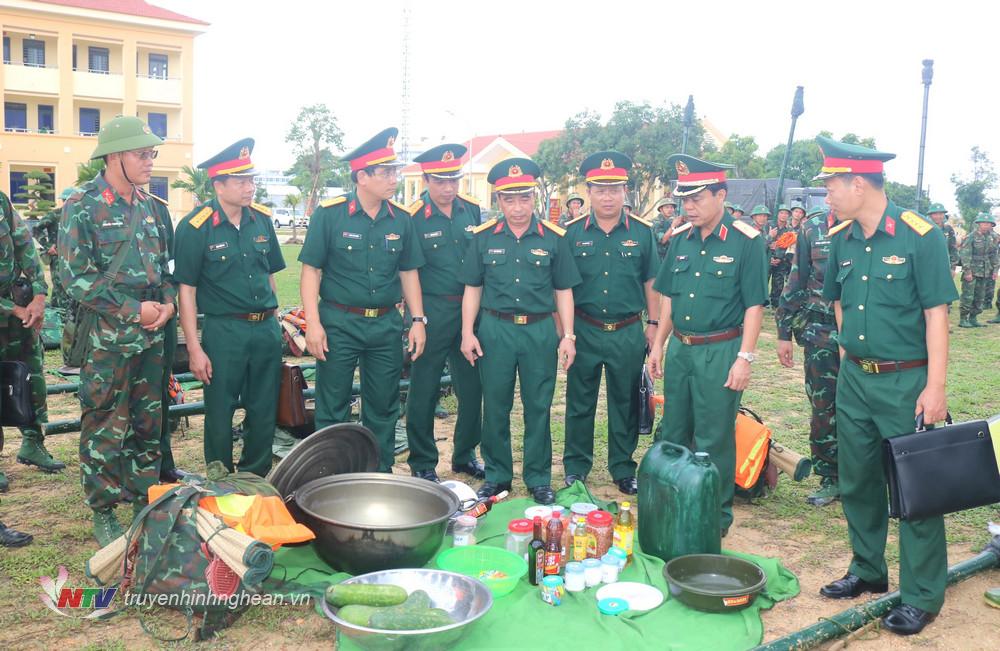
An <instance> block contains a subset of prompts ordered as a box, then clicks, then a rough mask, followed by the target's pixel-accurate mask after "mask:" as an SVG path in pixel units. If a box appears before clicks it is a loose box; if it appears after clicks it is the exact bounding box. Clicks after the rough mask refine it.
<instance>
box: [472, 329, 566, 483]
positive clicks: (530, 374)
mask: <svg viewBox="0 0 1000 651" xmlns="http://www.w3.org/2000/svg"><path fill="white" fill-rule="evenodd" d="M476 335H477V337H478V338H479V343H480V344H481V345H482V347H483V357H481V358H479V359H478V360H476V366H478V367H479V378H480V380H481V381H482V383H483V442H482V446H481V447H482V451H483V462H484V464H485V465H486V481H489V482H493V483H504V482H509V481H511V480H513V478H514V460H513V456H512V453H511V441H510V411H511V409H512V408H513V406H514V381H515V379H516V380H519V381H520V386H521V405H522V407H523V411H524V454H523V455H522V457H523V461H522V464H521V475H522V477H523V478H524V483H525V484H526V485H527V486H528V488H534V487H536V486H549V485H550V484H551V483H552V431H551V429H550V423H549V410H550V408H551V407H552V396H553V394H554V393H555V390H556V365H557V363H558V359H557V357H558V347H559V337H558V335H557V334H556V328H555V323H554V322H553V320H552V319H542V320H541V321H536V322H534V323H529V324H527V325H517V324H514V323H511V322H510V321H504V320H502V319H498V318H496V317H494V316H491V315H489V314H483V315H482V316H481V318H480V322H479V331H478V332H477V333H476Z"/></svg>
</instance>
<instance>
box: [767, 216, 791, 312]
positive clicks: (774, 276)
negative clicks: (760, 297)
mask: <svg viewBox="0 0 1000 651" xmlns="http://www.w3.org/2000/svg"><path fill="white" fill-rule="evenodd" d="M790 216H791V212H790V211H789V210H788V206H786V205H785V204H781V205H780V206H778V220H777V222H775V223H774V224H772V225H771V228H770V229H769V230H768V232H767V233H765V234H766V235H767V236H768V241H767V247H768V249H769V250H770V252H771V259H770V276H771V296H770V303H771V307H773V308H777V307H778V302H779V300H780V299H781V290H782V288H783V287H784V286H785V278H787V277H788V272H789V271H791V269H792V251H791V250H789V249H779V248H778V247H777V242H778V238H779V237H781V236H782V235H784V234H785V233H788V232H790V231H793V230H794V229H793V228H792V225H791V224H790V223H789V222H788V218H789V217H790Z"/></svg>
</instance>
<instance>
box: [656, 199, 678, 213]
mask: <svg viewBox="0 0 1000 651" xmlns="http://www.w3.org/2000/svg"><path fill="white" fill-rule="evenodd" d="M668 205H669V206H673V207H674V208H676V207H677V199H674V198H673V197H663V198H662V199H660V200H659V201H657V202H656V205H655V206H653V210H659V209H660V208H662V207H663V206H668Z"/></svg>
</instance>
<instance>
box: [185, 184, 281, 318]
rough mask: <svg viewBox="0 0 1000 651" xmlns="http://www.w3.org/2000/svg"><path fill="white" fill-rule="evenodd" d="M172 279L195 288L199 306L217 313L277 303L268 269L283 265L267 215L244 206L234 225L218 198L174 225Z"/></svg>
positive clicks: (272, 306)
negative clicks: (238, 220)
mask: <svg viewBox="0 0 1000 651" xmlns="http://www.w3.org/2000/svg"><path fill="white" fill-rule="evenodd" d="M175 250H176V253H175V257H174V259H175V269H174V280H175V281H176V282H178V283H182V284H184V285H190V286H192V287H196V288H197V289H198V292H197V297H198V311H199V312H201V313H204V314H211V315H216V316H222V315H226V314H245V313H248V312H266V311H267V310H273V309H275V308H276V307H278V298H277V297H276V296H275V295H274V290H273V289H272V288H271V279H270V276H271V274H274V273H277V272H279V271H281V270H282V269H284V268H285V259H284V258H283V257H282V255H281V247H280V246H279V245H278V236H277V235H276V234H275V232H274V224H273V223H272V222H271V218H270V217H269V216H268V215H266V214H264V213H262V212H258V211H256V210H254V209H253V208H251V207H249V206H248V207H244V208H243V209H242V215H241V217H240V227H239V228H236V226H234V225H233V223H232V222H230V221H229V217H227V216H226V212H225V211H224V210H223V209H222V206H221V205H220V204H219V200H218V199H212V201H211V203H209V204H208V205H206V206H203V207H201V208H196V209H194V210H193V211H192V212H191V213H190V214H188V215H187V216H185V217H184V219H182V220H181V222H180V224H178V225H177V246H176V247H175Z"/></svg>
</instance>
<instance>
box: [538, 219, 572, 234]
mask: <svg viewBox="0 0 1000 651" xmlns="http://www.w3.org/2000/svg"><path fill="white" fill-rule="evenodd" d="M541 224H542V226H544V227H546V228H547V229H549V230H550V231H552V232H553V233H555V234H556V235H558V236H559V237H562V236H563V235H565V234H566V229H565V228H563V227H562V226H557V225H555V224H553V223H552V222H550V221H547V220H543V221H542V222H541Z"/></svg>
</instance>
